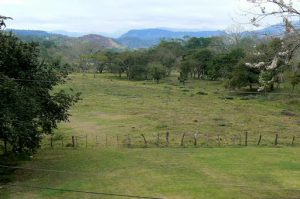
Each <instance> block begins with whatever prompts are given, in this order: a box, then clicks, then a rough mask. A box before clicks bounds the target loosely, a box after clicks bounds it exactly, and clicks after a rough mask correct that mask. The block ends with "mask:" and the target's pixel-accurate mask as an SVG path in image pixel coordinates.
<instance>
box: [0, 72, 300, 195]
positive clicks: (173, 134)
mask: <svg viewBox="0 0 300 199" xmlns="http://www.w3.org/2000/svg"><path fill="white" fill-rule="evenodd" d="M70 86H71V87H72V88H73V89H74V90H76V91H80V92H82V99H83V100H82V101H81V102H79V103H78V104H77V105H76V106H75V107H74V108H73V109H72V111H71V114H72V117H71V120H70V123H66V124H61V125H60V127H59V129H58V130H57V131H56V135H55V137H64V144H67V143H69V142H70V137H71V136H72V135H75V136H85V135H87V136H88V148H85V147H83V146H84V142H85V141H84V140H82V141H81V145H82V147H80V148H77V149H69V148H63V149H62V148H61V147H59V146H60V145H61V142H60V141H58V142H56V143H55V148H54V149H49V139H48V138H47V139H45V141H44V144H43V147H42V150H41V151H39V153H38V154H37V155H36V156H34V158H33V160H32V161H30V162H24V163H23V164H22V166H24V167H26V168H36V169H40V170H17V171H16V178H17V180H16V183H15V184H14V185H17V186H13V187H7V186H4V187H3V188H2V189H0V194H1V195H0V198H118V197H112V196H103V195H91V194H80V193H69V192H61V191H53V190H52V191H51V190H39V189H33V188H29V187H24V186H27V185H30V186H42V187H52V188H62V189H72V190H83V191H94V192H106V193H118V194H128V195H140V196H152V197H154V196H155V197H161V198H170V199H173V198H174V199H177V198H178V199H179V198H180V199H189V198H191V199H192V198H193V199H194V198H195V199H198V198H270V199H271V198H300V190H299V189H300V188H299V187H300V159H299V157H298V156H299V152H300V148H299V147H298V146H299V145H300V117H299V115H300V97H299V96H297V95H295V96H291V95H286V93H289V92H290V91H289V89H288V88H284V89H279V90H277V91H276V93H281V95H278V94H272V95H259V96H255V95H251V96H250V94H243V95H241V94H240V95H236V94H232V93H228V91H226V90H225V89H224V88H223V86H222V84H221V83H220V82H209V81H190V82H188V84H187V85H186V86H181V85H180V84H179V83H178V80H176V78H175V77H171V78H169V79H167V80H164V81H163V82H162V83H161V84H158V85H157V84H155V83H153V82H151V81H144V82H129V81H126V80H119V79H117V78H115V77H114V76H111V75H108V74H104V75H101V76H98V77H96V78H95V79H94V78H93V76H92V75H85V76H83V75H79V74H75V75H72V76H71V80H70V81H69V82H68V84H67V85H65V86H64V88H68V87H70ZM295 93H296V94H297V93H298V94H299V93H300V92H299V90H297V91H296V92H295ZM245 99H247V100H245ZM167 131H168V132H170V138H171V146H170V147H169V148H167V147H162V148H157V147H156V146H155V144H154V143H155V141H156V136H157V134H158V133H160V134H161V135H162V138H161V139H162V140H161V145H164V144H165V143H164V142H165V141H164V137H163V136H165V133H166V132H167ZM246 131H247V132H248V134H249V141H248V142H249V145H250V147H247V148H246V147H240V146H239V144H238V141H237V143H236V144H234V143H233V139H232V138H233V137H235V136H237V137H239V136H240V135H241V136H242V138H243V139H244V132H246ZM195 132H198V133H199V146H198V147H197V148H195V147H193V140H192V135H193V134H194V133H195ZM141 133H143V134H144V135H145V137H146V138H147V139H148V142H150V145H149V148H143V147H133V148H131V149H127V148H126V147H116V137H117V136H118V137H119V139H120V140H119V141H120V143H124V142H125V140H126V137H127V135H128V134H129V135H130V137H131V139H132V142H133V144H136V145H138V146H143V140H142V137H141V136H140V134H141ZM182 133H188V134H187V136H186V138H185V148H182V147H180V146H179V143H180V140H181V136H182ZM260 134H262V136H263V137H262V142H261V145H262V146H261V147H254V146H255V145H256V143H257V140H258V137H259V135H260ZM275 134H279V145H278V146H277V147H274V139H275ZM207 135H208V136H207ZM217 135H219V136H220V137H221V138H222V140H221V144H220V147H218V140H217ZM96 136H97V139H99V140H98V141H99V142H100V146H102V147H99V146H98V147H97V146H96ZM106 136H108V141H107V142H108V147H107V148H105V147H104V146H105V144H104V143H105V142H106V140H105V137H106ZM293 136H295V137H296V140H295V146H294V147H291V146H289V145H290V144H291V142H292V138H293ZM207 138H208V140H209V141H208V142H207ZM207 145H208V146H209V147H211V148H209V147H207ZM297 145H298V146H297ZM203 146H206V147H203ZM227 146H228V147H227ZM41 169H42V170H41ZM22 186H23V187H22ZM121 198H124V197H121Z"/></svg>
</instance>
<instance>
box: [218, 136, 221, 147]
mask: <svg viewBox="0 0 300 199" xmlns="http://www.w3.org/2000/svg"><path fill="white" fill-rule="evenodd" d="M220 145H221V140H220V135H218V146H220Z"/></svg>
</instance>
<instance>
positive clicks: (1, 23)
mask: <svg viewBox="0 0 300 199" xmlns="http://www.w3.org/2000/svg"><path fill="white" fill-rule="evenodd" d="M8 19H12V18H11V17H5V16H2V15H0V30H2V29H4V28H6V24H5V22H4V21H5V20H8Z"/></svg>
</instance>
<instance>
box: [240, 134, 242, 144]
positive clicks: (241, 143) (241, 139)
mask: <svg viewBox="0 0 300 199" xmlns="http://www.w3.org/2000/svg"><path fill="white" fill-rule="evenodd" d="M240 146H242V135H241V134H240Z"/></svg>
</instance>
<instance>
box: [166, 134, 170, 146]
mask: <svg viewBox="0 0 300 199" xmlns="http://www.w3.org/2000/svg"><path fill="white" fill-rule="evenodd" d="M169 137H170V133H169V132H167V134H166V146H167V147H168V146H169V144H170V140H169Z"/></svg>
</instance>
